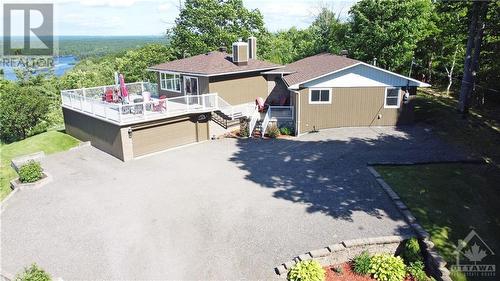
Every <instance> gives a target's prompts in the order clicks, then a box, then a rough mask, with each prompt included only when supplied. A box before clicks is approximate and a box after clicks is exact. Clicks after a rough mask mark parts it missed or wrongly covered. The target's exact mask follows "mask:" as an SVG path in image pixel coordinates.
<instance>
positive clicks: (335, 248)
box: [327, 243, 345, 253]
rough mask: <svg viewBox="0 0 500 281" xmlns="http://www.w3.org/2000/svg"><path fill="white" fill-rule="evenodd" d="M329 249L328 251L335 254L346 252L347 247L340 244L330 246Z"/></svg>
mask: <svg viewBox="0 0 500 281" xmlns="http://www.w3.org/2000/svg"><path fill="white" fill-rule="evenodd" d="M327 248H328V251H330V252H332V253H335V252H338V251H342V250H344V249H345V246H344V245H343V244H342V243H339V244H333V245H330V246H328V247H327Z"/></svg>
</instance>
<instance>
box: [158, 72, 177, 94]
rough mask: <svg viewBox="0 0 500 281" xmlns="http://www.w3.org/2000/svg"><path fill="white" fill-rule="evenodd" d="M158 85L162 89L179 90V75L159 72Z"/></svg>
mask: <svg viewBox="0 0 500 281" xmlns="http://www.w3.org/2000/svg"><path fill="white" fill-rule="evenodd" d="M160 86H161V89H162V90H167V91H172V92H179V93H180V91H181V76H180V75H179V74H175V73H167V72H160Z"/></svg>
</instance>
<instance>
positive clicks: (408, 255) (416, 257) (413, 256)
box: [401, 237, 423, 264]
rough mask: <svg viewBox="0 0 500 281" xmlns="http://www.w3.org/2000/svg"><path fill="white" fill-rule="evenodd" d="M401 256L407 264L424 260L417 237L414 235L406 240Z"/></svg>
mask: <svg viewBox="0 0 500 281" xmlns="http://www.w3.org/2000/svg"><path fill="white" fill-rule="evenodd" d="M401 256H402V257H403V260H404V261H405V263H406V264H411V263H414V262H417V261H423V259H422V254H421V252H420V244H418V240H417V238H415V237H413V238H411V239H408V240H406V242H405V245H404V248H403V252H402V254H401Z"/></svg>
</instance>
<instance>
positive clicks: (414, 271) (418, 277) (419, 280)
mask: <svg viewBox="0 0 500 281" xmlns="http://www.w3.org/2000/svg"><path fill="white" fill-rule="evenodd" d="M406 272H407V273H408V275H410V276H412V277H413V279H414V280H415V281H431V280H434V279H433V278H431V277H428V276H427V274H426V273H425V270H424V263H423V262H421V261H416V262H412V263H410V265H408V267H407V268H406Z"/></svg>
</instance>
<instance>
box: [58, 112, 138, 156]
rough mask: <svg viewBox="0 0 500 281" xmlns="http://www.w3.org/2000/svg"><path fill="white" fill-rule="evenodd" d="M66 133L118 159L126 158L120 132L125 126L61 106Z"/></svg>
mask: <svg viewBox="0 0 500 281" xmlns="http://www.w3.org/2000/svg"><path fill="white" fill-rule="evenodd" d="M63 115H64V126H65V129H66V133H67V134H69V135H71V136H73V137H75V138H77V139H79V140H81V141H90V142H91V144H92V146H94V147H96V148H98V149H100V150H102V151H104V152H107V153H109V154H111V155H113V156H115V157H116V158H118V159H120V160H124V161H126V160H128V159H127V158H128V156H127V154H126V153H124V151H123V143H122V135H123V134H122V132H121V130H126V129H125V128H120V126H117V125H114V124H111V123H109V122H106V121H102V120H100V119H97V118H94V117H91V116H88V115H85V114H83V113H80V112H77V111H73V110H71V109H67V108H64V107H63Z"/></svg>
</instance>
